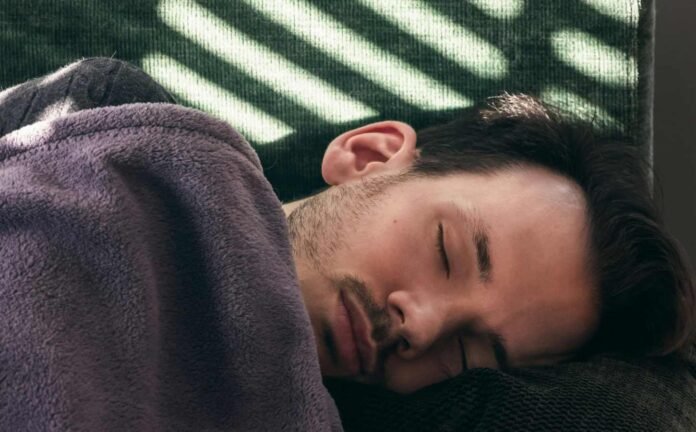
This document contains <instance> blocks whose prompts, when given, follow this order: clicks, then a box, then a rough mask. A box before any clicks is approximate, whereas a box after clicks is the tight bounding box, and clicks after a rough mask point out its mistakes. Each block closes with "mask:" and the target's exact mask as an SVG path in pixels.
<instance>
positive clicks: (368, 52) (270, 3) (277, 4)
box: [242, 0, 472, 110]
mask: <svg viewBox="0 0 696 432" xmlns="http://www.w3.org/2000/svg"><path fill="white" fill-rule="evenodd" d="M242 1H244V2H245V3H247V4H248V5H249V6H250V7H252V8H254V9H255V10H257V11H258V12H259V13H261V14H262V15H264V16H265V17H266V18H268V19H269V20H271V21H273V22H275V23H277V24H279V25H281V26H283V27H284V28H285V29H286V30H288V31H289V32H292V33H294V34H295V35H296V36H297V37H299V38H301V39H303V40H304V41H305V42H307V43H308V44H310V45H312V46H314V47H315V48H317V49H318V50H320V51H322V52H324V53H325V54H326V55H327V56H329V57H331V58H332V59H334V60H336V61H338V62H340V63H342V64H344V65H345V66H347V67H348V68H350V69H352V70H353V71H355V72H357V73H358V74H361V75H362V76H364V77H365V79H367V80H369V81H372V82H373V83H375V84H376V85H378V86H380V87H381V88H383V89H384V90H385V91H387V92H389V93H391V94H393V95H395V96H396V97H398V98H400V99H402V100H404V101H406V102H408V103H409V104H412V105H414V106H417V107H419V108H422V109H427V110H441V109H448V108H460V107H466V106H470V105H472V101H471V100H470V99H469V98H467V97H466V96H463V95H461V94H459V93H458V92H457V91H456V90H454V89H453V88H451V87H448V86H447V85H445V84H442V83H440V82H438V81H437V80H435V79H432V78H431V77H429V76H428V75H426V74H425V73H423V72H421V71H419V70H418V69H416V68H414V67H413V66H411V65H409V64H407V63H406V62H404V61H402V60H401V59H399V58H398V57H397V56H395V55H393V54H390V53H389V52H387V51H385V50H383V49H381V48H380V47H379V46H377V45H376V44H374V43H372V42H370V41H368V40H367V39H365V38H364V37H362V36H360V35H359V34H357V33H355V32H353V31H351V30H350V29H349V28H347V27H346V26H344V25H343V24H341V23H340V22H339V21H336V20H335V19H334V18H332V17H331V16H330V15H327V14H325V13H323V12H322V11H320V10H319V9H318V8H316V7H315V6H313V5H311V4H310V3H309V2H307V1H303V0H242Z"/></svg>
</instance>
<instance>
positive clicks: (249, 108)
mask: <svg viewBox="0 0 696 432" xmlns="http://www.w3.org/2000/svg"><path fill="white" fill-rule="evenodd" d="M143 69H144V70H145V72H147V73H148V74H150V75H151V76H152V77H153V78H154V79H155V80H157V81H159V82H160V83H162V84H163V85H164V86H165V87H166V88H167V89H169V90H171V91H172V92H173V93H174V94H175V95H176V96H177V97H179V98H181V99H183V100H185V101H186V102H188V103H189V104H191V105H193V106H195V107H197V108H199V109H201V110H204V111H207V112H209V113H210V114H212V115H214V116H216V117H218V118H220V119H222V120H225V121H227V122H228V123H229V124H230V125H232V126H233V127H235V128H236V129H237V130H238V131H239V132H240V133H241V134H242V135H244V137H246V138H247V139H249V140H250V141H253V142H255V143H258V144H264V143H270V142H273V141H276V140H279V139H281V138H283V137H285V136H287V135H290V134H291V133H293V132H294V130H293V129H292V128H291V127H290V126H288V125H287V124H285V123H283V122H282V121H280V120H278V119H276V118H275V117H272V116H270V115H268V114H266V113H265V112H263V111H261V110H259V109H258V108H256V107H255V106H253V105H251V104H250V103H248V102H246V101H244V100H243V99H240V98H238V97H237V96H235V95H234V94H232V93H230V92H229V91H227V90H225V89H223V88H222V87H220V86H218V85H216V84H215V83H213V82H211V81H209V80H207V79H206V78H204V77H202V76H201V75H199V74H197V73H196V72H195V71H193V70H191V69H190V68H188V67H186V66H185V65H183V64H181V63H179V62H177V61H176V60H174V59H172V58H171V57H168V56H167V55H164V54H161V53H153V54H149V55H147V56H146V57H145V58H144V59H143Z"/></svg>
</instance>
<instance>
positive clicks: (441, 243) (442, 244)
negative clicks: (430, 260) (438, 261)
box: [437, 223, 450, 278]
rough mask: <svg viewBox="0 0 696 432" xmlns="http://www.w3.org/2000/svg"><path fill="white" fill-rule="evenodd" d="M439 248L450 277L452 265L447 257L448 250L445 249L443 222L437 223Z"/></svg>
mask: <svg viewBox="0 0 696 432" xmlns="http://www.w3.org/2000/svg"><path fill="white" fill-rule="evenodd" d="M437 250H438V251H439V252H440V257H441V258H442V263H443V265H444V266H445V270H446V271H447V278H449V275H450V266H449V259H448V258H447V251H445V241H444V230H443V229H442V223H439V224H438V225H437Z"/></svg>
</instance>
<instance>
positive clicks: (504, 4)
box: [469, 0, 524, 19]
mask: <svg viewBox="0 0 696 432" xmlns="http://www.w3.org/2000/svg"><path fill="white" fill-rule="evenodd" d="M469 3H471V4H473V5H474V6H476V7H477V8H479V9H481V11H482V12H483V13H485V14H486V15H488V16H490V17H493V18H498V19H512V18H517V17H519V16H520V15H522V11H523V10H524V0H469Z"/></svg>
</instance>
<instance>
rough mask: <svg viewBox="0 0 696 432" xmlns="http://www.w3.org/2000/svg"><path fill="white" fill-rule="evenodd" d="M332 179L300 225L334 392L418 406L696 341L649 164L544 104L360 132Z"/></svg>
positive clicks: (328, 164)
mask: <svg viewBox="0 0 696 432" xmlns="http://www.w3.org/2000/svg"><path fill="white" fill-rule="evenodd" d="M322 174H323V176H324V179H325V180H326V182H327V183H329V184H331V185H334V186H333V187H330V188H328V189H327V190H325V191H323V192H321V193H319V194H317V195H315V196H313V197H310V198H309V199H307V200H304V201H303V202H301V203H298V204H299V205H290V206H288V209H286V211H289V210H290V207H294V210H293V211H292V213H291V214H290V216H289V219H288V224H289V228H290V234H291V241H292V245H293V255H294V258H295V263H296V266H297V271H298V277H299V281H300V286H301V289H302V294H303V297H304V300H305V304H306V306H307V309H308V311H309V315H310V318H311V321H312V326H313V329H314V332H315V336H316V341H317V345H318V353H319V359H320V364H321V368H322V373H323V374H324V375H325V376H344V377H350V378H352V379H357V380H359V381H364V382H375V383H379V384H384V385H386V386H387V387H388V388H391V389H393V390H396V391H400V392H410V391H413V390H417V389H418V388H421V387H424V386H426V385H429V384H432V383H435V382H438V381H441V380H444V379H446V378H448V377H450V376H454V375H456V374H458V373H460V372H461V371H462V370H463V369H464V368H474V367H492V368H496V367H503V366H504V364H503V363H507V364H508V365H509V366H510V367H523V366H531V365H538V364H549V363H556V362H559V361H562V360H566V359H570V358H573V357H575V356H577V355H578V354H591V353H594V352H607V351H615V352H619V353H642V354H664V353H667V352H671V351H674V350H676V349H677V348H679V347H681V346H683V345H684V344H685V343H686V341H687V340H689V338H690V337H691V333H690V330H691V329H693V309H692V305H693V284H692V283H691V280H690V278H689V274H688V272H687V271H686V270H685V269H684V265H683V262H682V260H681V258H680V256H679V253H678V252H677V250H676V249H675V247H674V244H673V242H672V241H671V240H670V239H669V238H668V237H667V236H666V235H665V234H664V233H663V231H662V229H661V228H660V226H659V222H658V221H657V216H656V214H655V210H654V208H653V205H652V203H651V200H650V193H649V186H648V182H647V180H646V171H645V169H644V167H643V166H642V165H641V164H640V163H639V157H638V156H637V153H636V152H635V151H634V150H632V149H631V148H630V147H628V146H627V145H626V144H625V143H617V142H612V141H597V140H595V139H594V138H593V137H592V136H591V134H590V133H589V132H588V131H587V129H583V128H580V127H578V125H577V123H571V122H566V121H565V120H563V119H562V118H560V117H559V116H558V115H556V114H555V113H553V112H552V111H551V110H549V109H548V108H546V107H544V106H543V105H542V104H541V103H539V102H538V101H536V100H534V99H532V98H529V97H526V96H505V97H502V98H498V99H496V100H495V101H494V102H493V103H491V104H490V105H487V106H483V107H480V108H476V109H472V110H469V111H468V112H467V113H466V114H465V115H463V116H462V117H460V118H459V119H457V120H455V121H454V122H451V123H449V124H447V125H441V126H435V127H431V128H429V129H426V130H424V131H421V132H420V133H419V134H418V135H417V134H416V133H415V132H414V131H413V129H412V128H411V127H410V126H408V125H406V124H404V123H400V122H391V121H390V122H380V123H375V124H371V125H367V126H364V127H362V128H358V129H355V130H352V131H349V132H346V133H344V134H342V135H341V136H339V137H338V138H336V139H335V140H334V141H333V142H332V143H331V144H330V145H329V147H328V149H327V151H326V154H325V156H324V161H323V165H322ZM503 351H505V353H503ZM504 357H507V358H504Z"/></svg>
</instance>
